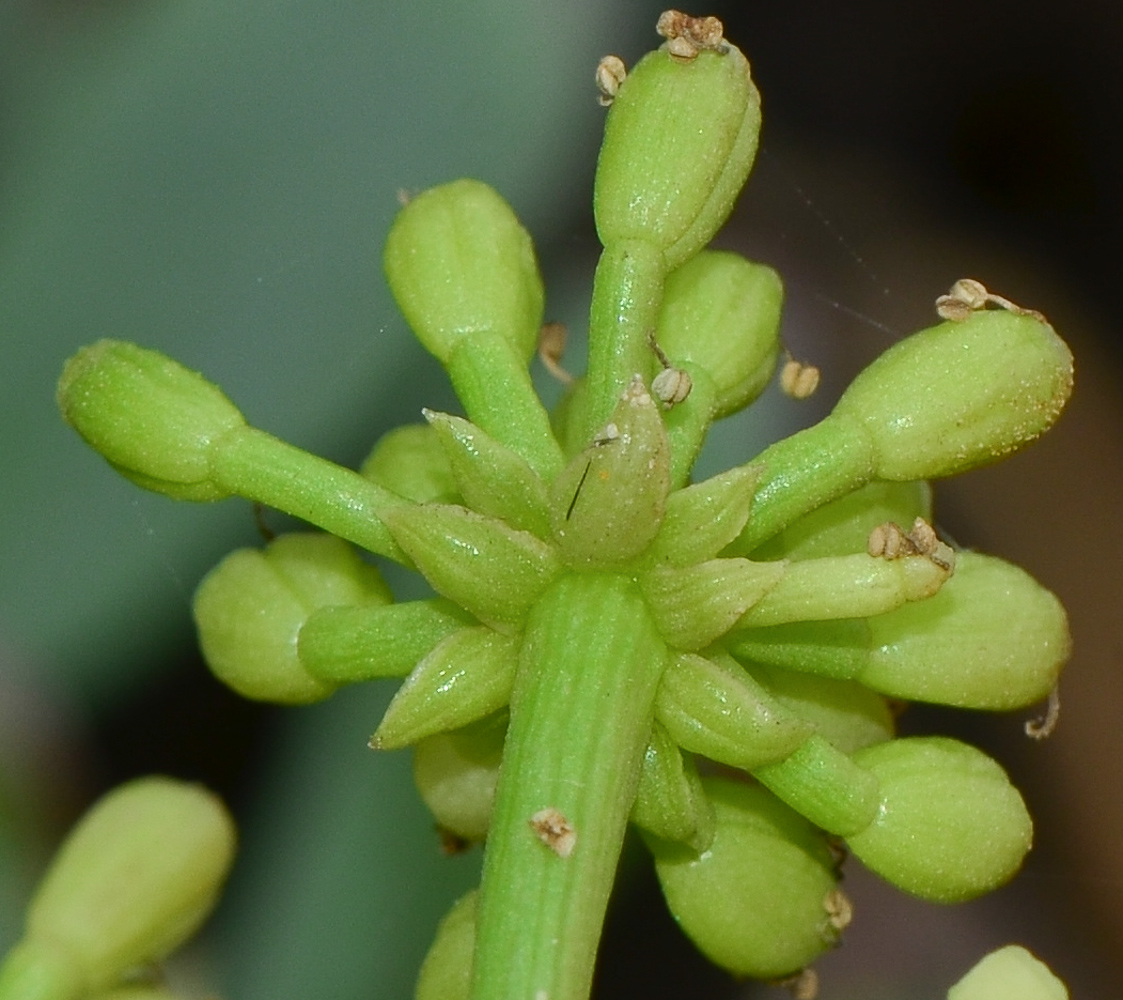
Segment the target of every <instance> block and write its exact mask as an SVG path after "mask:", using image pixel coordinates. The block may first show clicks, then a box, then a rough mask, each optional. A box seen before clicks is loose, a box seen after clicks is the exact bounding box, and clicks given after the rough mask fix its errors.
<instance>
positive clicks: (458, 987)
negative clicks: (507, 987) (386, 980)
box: [414, 889, 479, 1000]
mask: <svg viewBox="0 0 1123 1000" xmlns="http://www.w3.org/2000/svg"><path fill="white" fill-rule="evenodd" d="M478 896H479V890H478V889H473V890H472V891H471V892H469V893H467V894H466V895H464V896H461V897H460V899H458V900H457V901H456V902H455V903H454V904H453V907H452V909H451V910H449V911H448V913H446V914H445V916H444V917H443V918H442V920H441V922H440V925H439V926H438V927H437V937H436V939H435V940H434V941H433V943H432V945H430V946H429V951H428V953H427V954H426V955H425V961H424V962H422V963H421V973H420V974H419V975H418V977H417V991H416V993H415V994H414V1000H468V994H469V991H470V990H471V986H472V952H473V950H474V949H475V947H476V898H477V897H478Z"/></svg>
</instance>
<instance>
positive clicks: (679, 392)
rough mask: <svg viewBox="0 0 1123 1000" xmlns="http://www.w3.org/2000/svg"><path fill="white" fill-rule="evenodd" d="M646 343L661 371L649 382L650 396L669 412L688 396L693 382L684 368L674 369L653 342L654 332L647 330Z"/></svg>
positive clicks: (664, 354)
mask: <svg viewBox="0 0 1123 1000" xmlns="http://www.w3.org/2000/svg"><path fill="white" fill-rule="evenodd" d="M647 343H648V344H649V345H650V347H651V349H652V350H653V351H654V352H655V357H657V358H658V359H659V364H661V365H662V366H663V370H662V371H661V372H660V373H659V374H658V375H656V376H655V378H654V379H652V381H651V395H653V396H654V397H655V398H656V399H658V400H659V401H660V402H661V403H662V404H663V409H665V410H669V409H670V408H671V407H672V406H674V405H675V404H676V403H681V402H682V401H683V400H684V399H686V397H687V396H689V395H690V390H691V389H693V388H694V380H693V379H692V378H691V377H690V373H689V372H688V371H686V369H684V368H676V367H675V366H674V365H672V364H671V362H670V359H669V358H668V357H667V355H666V353H665V352H664V351H663V348H661V347H660V346H659V344H658V343H657V341H656V340H655V331H654V330H648V332H647Z"/></svg>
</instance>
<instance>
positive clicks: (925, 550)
mask: <svg viewBox="0 0 1123 1000" xmlns="http://www.w3.org/2000/svg"><path fill="white" fill-rule="evenodd" d="M866 551H867V552H868V553H869V554H870V555H871V556H873V557H874V558H875V559H901V558H903V557H905V556H924V557H926V558H927V559H928V560H929V561H931V562H934V563H935V564H936V565H937V566H939V567H941V568H942V569H946V570H951V569H954V568H955V551H954V550H953V549H952V547H951V546H950V545H947V544H945V543H944V542H941V541H940V539H939V538H938V537H937V535H936V529H935V528H933V527H932V525H930V524H929V523H928V522H927V521H925V520H924V518H922V517H918V518H917V519H916V520H915V521H913V523H912V530H910V531H909V532H908V533H907V534H906V533H905V532H904V530H903V529H902V528H901V526H900V525H899V524H895V523H894V522H892V521H886V522H885V523H884V524H879V525H878V526H877V527H876V528H874V529H873V531H871V532H870V535H869V538H868V539H867V541H866Z"/></svg>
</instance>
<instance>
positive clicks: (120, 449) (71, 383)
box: [58, 340, 245, 500]
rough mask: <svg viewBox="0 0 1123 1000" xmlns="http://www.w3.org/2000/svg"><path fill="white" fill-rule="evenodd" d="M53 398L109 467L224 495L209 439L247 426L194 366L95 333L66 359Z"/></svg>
mask: <svg viewBox="0 0 1123 1000" xmlns="http://www.w3.org/2000/svg"><path fill="white" fill-rule="evenodd" d="M58 403H59V407H60V408H61V410H62V414H63V416H64V417H65V418H66V420H67V422H68V423H69V424H70V425H71V426H72V427H73V428H74V429H75V430H76V431H78V433H79V434H81V435H82V437H84V438H85V439H86V441H87V442H88V443H89V444H90V445H91V446H92V447H93V448H94V449H95V450H97V451H99V452H100V453H101V454H102V455H103V456H104V457H105V458H106V459H107V460H108V461H109V463H110V464H111V465H113V467H114V468H116V469H117V471H118V472H120V473H121V474H122V475H124V476H127V477H128V478H129V479H131V480H133V481H134V482H135V483H137V484H138V485H140V486H143V487H145V488H146V489H150V490H153V491H155V492H157V493H164V494H167V495H168V496H171V497H175V498H176V499H178V500H221V499H223V498H224V497H227V496H229V495H230V494H229V491H228V490H226V489H224V488H223V487H222V486H221V485H220V484H218V483H216V482H215V481H214V479H213V477H212V473H211V467H210V455H211V446H212V444H213V443H214V441H215V440H216V439H218V438H220V437H222V436H223V435H224V434H225V433H226V432H228V431H230V430H231V429H233V428H236V427H241V426H243V425H244V423H245V420H244V419H243V417H242V414H241V413H240V412H239V410H238V408H237V407H236V406H235V405H234V404H233V403H231V402H230V400H229V399H227V398H226V396H225V395H224V394H223V393H222V391H221V390H220V389H219V388H218V387H217V386H215V385H214V384H212V383H211V382H208V381H207V380H206V379H205V378H203V376H202V375H200V374H199V373H198V372H193V371H191V370H189V369H187V368H184V367H183V365H181V364H179V363H178V362H175V361H172V359H171V358H169V357H167V356H165V355H163V354H160V353H159V352H158V351H151V350H148V349H146V348H143V347H138V346H137V345H136V344H130V343H126V342H124V341H120V340H99V341H98V342H97V343H96V344H91V345H90V346H89V347H84V348H83V349H82V350H80V351H79V352H78V353H77V354H75V355H74V356H73V357H72V358H71V359H70V360H69V361H67V363H66V367H65V368H63V372H62V377H61V378H60V379H59V384H58Z"/></svg>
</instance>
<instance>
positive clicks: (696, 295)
mask: <svg viewBox="0 0 1123 1000" xmlns="http://www.w3.org/2000/svg"><path fill="white" fill-rule="evenodd" d="M783 297H784V290H783V286H782V285H781V284H780V276H779V275H778V274H777V273H776V272H775V271H773V270H772V268H770V267H765V266H764V265H763V264H754V263H752V262H751V261H748V260H745V258H743V257H741V256H739V255H738V254H735V253H729V252H727V251H716V250H706V251H703V252H701V253H699V254H698V255H697V256H696V257H694V258H692V259H691V260H688V261H687V262H686V263H685V264H683V265H682V266H681V267H679V268H677V269H676V270H675V271H674V272H672V273H671V274H669V275H668V276H667V280H666V284H665V285H664V298H663V306H662V308H661V309H660V311H659V323H658V326H657V327H656V329H655V340H656V342H657V343H658V344H659V346H660V347H661V348H662V349H663V351H664V353H666V355H667V357H668V359H669V360H670V362H671V364H672V365H676V366H681V365H682V364H683V363H684V362H688V361H689V362H693V363H694V364H696V365H698V366H700V367H701V368H703V369H705V371H706V372H707V373H708V374H709V376H710V378H711V379H712V380H713V384H714V389H715V393H716V395H715V399H714V412H713V413H712V415H711V419H717V418H718V417H723V416H726V415H727V414H730V413H734V412H736V411H737V410H740V409H742V408H743V407H745V406H748V404H749V403H751V402H752V401H753V400H754V399H756V397H757V396H759V395H760V394H761V392H763V391H764V388H765V386H767V385H768V382H769V380H770V379H771V378H772V372H773V371H774V369H775V367H776V358H777V356H778V355H779V350H780V344H779V332H780V306H781V303H782V302H783ZM682 405H684V406H688V405H690V400H689V399H687V400H686V401H685V402H684V403H683V404H682Z"/></svg>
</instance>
